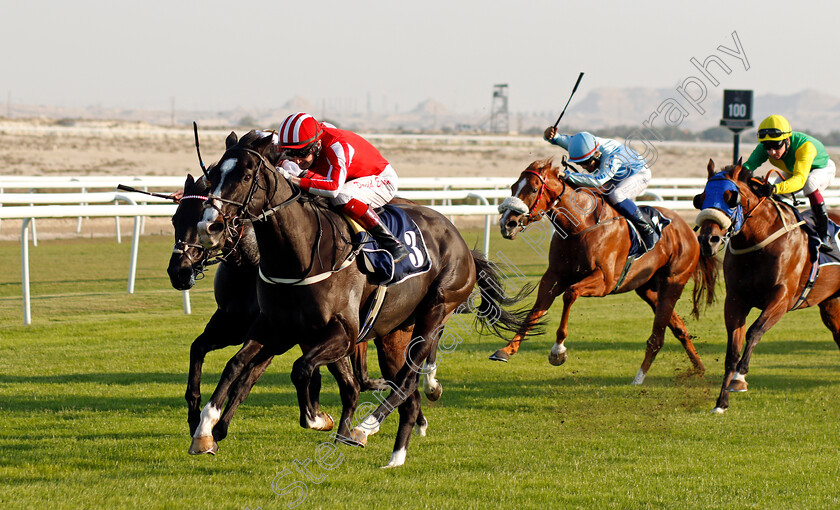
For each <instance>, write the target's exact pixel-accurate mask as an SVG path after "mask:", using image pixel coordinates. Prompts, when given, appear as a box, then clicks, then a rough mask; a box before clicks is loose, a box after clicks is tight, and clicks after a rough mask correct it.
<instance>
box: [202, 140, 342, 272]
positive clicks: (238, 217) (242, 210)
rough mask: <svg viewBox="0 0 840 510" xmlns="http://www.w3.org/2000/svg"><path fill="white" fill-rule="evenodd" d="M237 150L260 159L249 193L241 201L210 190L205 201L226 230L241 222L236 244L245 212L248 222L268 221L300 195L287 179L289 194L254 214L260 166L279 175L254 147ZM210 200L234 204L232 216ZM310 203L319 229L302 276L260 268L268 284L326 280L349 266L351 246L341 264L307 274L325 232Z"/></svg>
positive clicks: (298, 199)
mask: <svg viewBox="0 0 840 510" xmlns="http://www.w3.org/2000/svg"><path fill="white" fill-rule="evenodd" d="M236 150H239V151H243V152H247V153H249V154H252V155H254V156H256V157H257V159H258V160H259V162H260V166H259V167H258V168H257V170H256V171H255V172H254V179H253V180H252V181H251V186H250V188H249V189H248V194H247V195H246V196H245V200H243V201H242V202H237V201H235V200H230V199H225V198H221V197H218V196H215V195H213V194H209V195H208V197H207V201H208V202H210V206H211V207H213V208H214V209H216V212H217V213H218V214H219V216H221V217H222V220H223V222H224V225H225V230H226V232H231V228H236V227H237V225H239V226H240V228H239V230H240V232H239V235H238V239H237V244H238V242H239V239H241V237H242V234H243V233H244V224H243V223H242V220H243V217H244V216H247V220H248V221H251V222H255V221H267V220H268V219H269V218H270V217H271V216H273V215H275V214H277V213H278V212H279V211H280V210H282V209H284V208H286V207H288V206H289V205H291V204H292V203H294V202H297V201H300V200H301V199H302V195H303V191H302V190H301V189H300V187H298V186H294V185H293V184H292V183H288V184H289V187H290V188H291V190H292V195H291V196H290V197H289V198H287V199H286V200H284V201H283V202H281V203H279V204H277V205H275V206H273V207H271V208H269V209H264V210H263V211H262V212H261V213H260V214H258V215H255V214H253V213H251V211H249V210H248V205H249V204H250V202H251V199H252V198H253V197H254V194H255V193H256V190H257V187H258V181H259V175H260V173H261V172H260V170H261V169H262V167H263V166H264V167H265V168H266V170H269V171H272V172H273V173H274V176H275V178H278V179H279V176H278V175H277V172H276V170H275V168H274V165H273V164H271V162H269V161H268V159H267V158H266V157H265V156H264V155H263V154H261V153H259V152H257V151H255V150H253V149H247V148H239V149H236ZM287 182H288V181H287ZM265 191H266V193H268V188H266V189H265ZM276 193H277V187H276V186H275V191H274V194H276ZM272 197H273V195H272ZM213 200H219V201H220V202H223V203H227V204H231V205H234V206H236V207H238V209H237V211H236V214H235V216H233V217H230V216H228V215H226V214H224V213H222V211H221V210H220V209H219V208H218V207H216V206H215V205H213V204H212V201H213ZM310 205H311V207H312V209H313V212H314V213H315V217H316V218H317V220H318V229H317V233H316V235H315V242H314V243H313V244H312V252H311V254H310V257H309V266H308V267H307V268H306V269H305V270H304V271H303V276H301V277H300V278H277V277H272V276H267V275H265V274H263V272H262V268H260V271H259V275H260V278H261V279H262V280H263V281H264V282H266V283H271V284H283V285H311V284H313V283H317V282H320V281H322V280H325V279H327V278H329V277H330V276H332V275H333V274H334V273H337V272H339V271H341V270H342V269H344V268H346V267H348V266H349V265H350V264H351V263H352V262H353V260H354V259H355V258H356V252H355V251H354V250H351V251H350V254H349V256H348V257H347V258H345V260H344V261H343V262H342V263H341V265H340V266H339V267H338V268H333V269H331V270H329V271H327V272H324V273H320V274H318V275H313V276H307V275H309V274H310V273H311V272H312V269H313V268H314V267H315V259H316V256H317V254H318V252H319V248H320V246H321V239H322V238H323V234H324V229H323V223H322V220H321V213H320V211H318V209H317V206H316V205H315V204H314V202H312V201H310ZM229 223H230V224H229ZM231 224H232V226H231ZM342 239H344V238H343V236H342ZM345 241H346V239H345ZM347 242H348V243H349V241H347Z"/></svg>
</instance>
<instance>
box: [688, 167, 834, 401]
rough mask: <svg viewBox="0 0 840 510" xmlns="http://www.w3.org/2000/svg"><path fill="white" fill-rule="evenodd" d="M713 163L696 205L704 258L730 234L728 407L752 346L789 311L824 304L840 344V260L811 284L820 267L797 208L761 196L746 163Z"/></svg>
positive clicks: (726, 270) (742, 386)
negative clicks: (752, 319) (749, 317)
mask: <svg viewBox="0 0 840 510" xmlns="http://www.w3.org/2000/svg"><path fill="white" fill-rule="evenodd" d="M707 170H708V177H709V180H708V182H707V183H706V188H705V190H704V192H703V193H702V194H700V195H697V196H696V197H695V199H694V200H695V201H694V205H695V207H697V208H698V209H701V208H702V210H701V212H700V214H699V215H698V216H697V224H698V225H699V226H700V230H699V234H698V238H699V241H700V250H701V258H703V259H714V258H715V257H716V255H717V252H718V251H719V250H720V249H721V248H723V247H724V246H725V245H726V241H727V240H728V241H729V243H728V244H729V246H728V249H726V255H725V256H724V258H723V277H724V281H725V282H726V299H725V301H724V306H723V308H724V311H723V316H724V322H725V323H726V333H727V340H726V360H725V361H724V376H723V384H722V386H721V390H720V395H719V396H718V399H717V402H716V404H715V408H714V409H713V412H715V413H723V412H725V411H726V409H727V408H728V407H729V392H733V391H734V392H740V391H746V390H747V381H746V378H745V376H746V375H747V373H748V372H749V367H750V357H751V356H752V352H753V349H755V346H756V345H757V344H758V342H759V341H760V340H761V337H762V336H763V335H764V333H766V332H767V331H768V330H769V329H770V328H772V327H773V325H775V324H776V323H777V322H779V320H780V319H781V318H782V316H784V314H785V313H787V312H788V311H790V310H796V309H799V308H807V307H809V306H814V305H819V307H820V317H822V320H823V323H824V324H825V325H826V327H828V329H829V331H831V334H832V335H833V336H834V341H835V342H836V343H837V345H838V346H840V266H836V265H828V266H823V267H821V268H819V277H818V278H817V279H816V282H813V283H812V285H813V286H812V287H811V286H810V285H809V280H810V278H809V276H810V275H811V272H812V270H814V269H815V268H814V266H813V260H812V259H811V257H810V255H809V253H808V236H807V234H806V233H805V231H803V230H802V229H800V228H797V227H798V225H799V222H798V221H797V218H796V216H795V215H794V212H793V210H792V208H791V207H789V206H787V205H786V204H782V203H779V202H777V201H776V200H774V199H772V198H759V197H758V196H756V195H755V193H753V192H752V190H751V189H750V186H749V183H750V182H760V181H757V180H755V179H754V178H753V177H752V173H751V172H749V171H748V170H744V169H743V168H742V167H741V165H740V164H737V165H731V166H727V167H725V168H724V169H723V171H721V172H718V173H715V164H714V162H713V161H712V160H709V164H708V166H707ZM829 216H830V217H831V219H832V221H834V222H838V220H840V215H838V214H836V213H830V214H829ZM753 308H758V309H759V310H761V314H759V316H758V318H757V319H756V320H755V322H753V323H752V324H751V325H750V327H749V329H747V327H746V322H747V315H748V314H749V313H750V310H752V309H753ZM745 340H746V346H744V341H745ZM742 347H743V348H744V352H743V354H741V348H742Z"/></svg>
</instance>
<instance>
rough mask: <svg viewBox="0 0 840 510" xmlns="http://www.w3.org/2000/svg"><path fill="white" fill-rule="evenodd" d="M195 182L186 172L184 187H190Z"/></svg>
mask: <svg viewBox="0 0 840 510" xmlns="http://www.w3.org/2000/svg"><path fill="white" fill-rule="evenodd" d="M194 184H195V179H193V176H192V175H191V174H187V180H186V182H184V189H185V190H186V189H187V188H191V187H192V186H193V185H194Z"/></svg>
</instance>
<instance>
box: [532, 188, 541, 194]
mask: <svg viewBox="0 0 840 510" xmlns="http://www.w3.org/2000/svg"><path fill="white" fill-rule="evenodd" d="M539 190H540V189H539V188H531V193H536V192H537V191H539Z"/></svg>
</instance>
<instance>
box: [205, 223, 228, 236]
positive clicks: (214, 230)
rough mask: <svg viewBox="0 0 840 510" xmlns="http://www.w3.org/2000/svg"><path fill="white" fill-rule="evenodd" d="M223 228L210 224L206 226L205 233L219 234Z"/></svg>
mask: <svg viewBox="0 0 840 510" xmlns="http://www.w3.org/2000/svg"><path fill="white" fill-rule="evenodd" d="M222 230H224V226H223V225H222V224H221V223H211V224H209V225H207V232H208V233H210V234H221V233H222Z"/></svg>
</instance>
